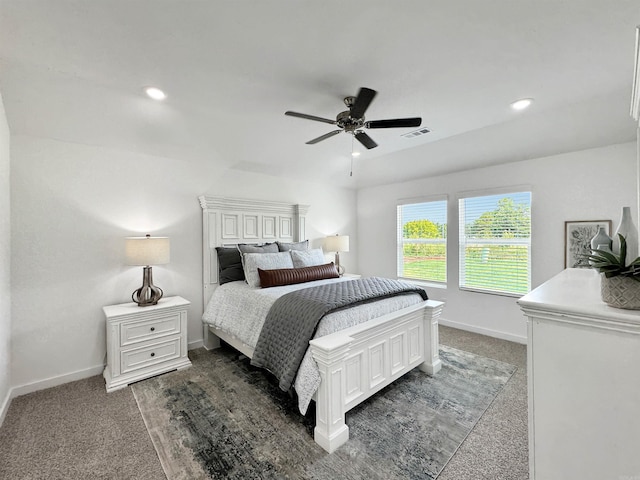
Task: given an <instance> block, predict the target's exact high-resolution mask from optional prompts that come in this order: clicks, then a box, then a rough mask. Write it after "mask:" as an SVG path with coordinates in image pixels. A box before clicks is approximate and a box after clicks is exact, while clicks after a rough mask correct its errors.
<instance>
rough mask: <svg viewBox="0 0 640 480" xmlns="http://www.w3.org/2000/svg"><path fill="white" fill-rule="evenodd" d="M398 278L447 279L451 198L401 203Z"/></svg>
mask: <svg viewBox="0 0 640 480" xmlns="http://www.w3.org/2000/svg"><path fill="white" fill-rule="evenodd" d="M397 239H398V242H397V245H398V256H397V258H398V263H397V265H398V277H399V278H405V279H409V280H426V281H431V282H442V283H444V282H446V281H447V201H446V200H437V201H429V202H421V203H407V204H403V205H398V228H397Z"/></svg>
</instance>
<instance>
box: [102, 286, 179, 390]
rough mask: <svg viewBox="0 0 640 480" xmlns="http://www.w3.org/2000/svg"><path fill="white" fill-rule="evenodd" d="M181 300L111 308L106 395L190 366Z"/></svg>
mask: <svg viewBox="0 0 640 480" xmlns="http://www.w3.org/2000/svg"><path fill="white" fill-rule="evenodd" d="M189 304H190V302H189V301H187V300H185V299H184V298H182V297H168V298H163V299H161V300H160V301H159V302H158V304H157V305H152V306H150V307H139V306H138V305H137V304H136V303H123V304H120V305H110V306H108V307H103V308H102V310H103V311H104V314H105V316H106V318H107V366H106V368H105V369H104V379H105V381H106V386H107V392H113V391H114V390H118V389H120V388H124V387H126V386H127V385H129V384H130V383H133V382H137V381H139V380H144V379H145V378H149V377H153V376H154V375H159V374H161V373H165V372H169V371H171V370H176V369H182V368H185V367H188V366H190V365H191V361H190V360H189V357H188V356H187V308H188V306H189Z"/></svg>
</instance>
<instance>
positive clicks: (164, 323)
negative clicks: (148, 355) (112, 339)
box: [120, 313, 180, 347]
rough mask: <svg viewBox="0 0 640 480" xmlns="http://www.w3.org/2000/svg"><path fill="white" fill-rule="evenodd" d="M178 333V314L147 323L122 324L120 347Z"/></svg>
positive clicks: (154, 319)
mask: <svg viewBox="0 0 640 480" xmlns="http://www.w3.org/2000/svg"><path fill="white" fill-rule="evenodd" d="M176 333H180V314H179V313H172V314H169V315H164V316H161V317H159V318H153V319H150V320H147V321H143V322H140V321H137V322H136V321H133V322H130V323H123V324H122V326H121V327H120V345H121V346H123V347H124V346H125V345H131V344H132V343H138V342H142V341H144V340H149V339H152V338H158V337H164V336H166V335H173V334H176Z"/></svg>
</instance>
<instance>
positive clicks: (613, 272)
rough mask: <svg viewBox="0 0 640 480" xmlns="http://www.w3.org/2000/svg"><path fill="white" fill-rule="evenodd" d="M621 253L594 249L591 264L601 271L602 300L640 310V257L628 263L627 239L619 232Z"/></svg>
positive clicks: (620, 306)
mask: <svg viewBox="0 0 640 480" xmlns="http://www.w3.org/2000/svg"><path fill="white" fill-rule="evenodd" d="M618 238H619V239H620V253H619V254H615V253H613V252H610V251H607V250H600V249H596V250H592V252H591V255H589V256H588V258H589V264H590V265H591V266H592V267H593V268H595V269H596V270H597V271H598V272H600V273H601V274H602V275H601V278H602V281H601V286H600V291H601V294H602V301H604V302H605V303H606V304H607V305H610V306H612V307H616V308H626V309H630V310H640V257H638V258H636V259H635V260H633V261H632V262H631V263H629V264H628V265H627V264H626V257H627V241H626V239H625V238H624V236H622V235H620V234H618Z"/></svg>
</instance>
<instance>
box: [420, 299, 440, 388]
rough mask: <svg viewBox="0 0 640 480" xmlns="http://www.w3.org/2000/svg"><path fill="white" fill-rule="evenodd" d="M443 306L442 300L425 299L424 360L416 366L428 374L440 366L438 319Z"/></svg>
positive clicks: (438, 369)
mask: <svg viewBox="0 0 640 480" xmlns="http://www.w3.org/2000/svg"><path fill="white" fill-rule="evenodd" d="M443 307H444V303H443V302H437V301H434V300H427V302H426V306H425V308H424V310H423V312H424V313H423V315H424V362H423V363H421V364H420V365H419V366H418V368H419V369H420V370H422V371H423V372H425V373H427V374H428V375H434V374H436V373H438V372H439V371H440V369H441V368H442V361H441V360H440V337H439V334H438V320H439V319H440V314H441V313H442V308H443Z"/></svg>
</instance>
